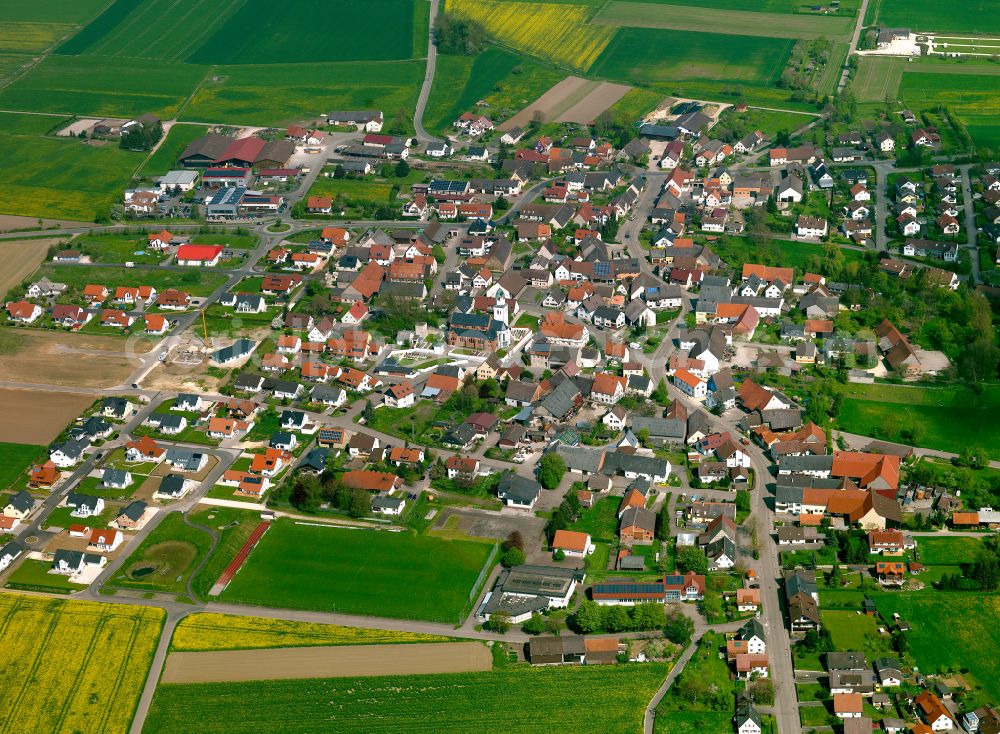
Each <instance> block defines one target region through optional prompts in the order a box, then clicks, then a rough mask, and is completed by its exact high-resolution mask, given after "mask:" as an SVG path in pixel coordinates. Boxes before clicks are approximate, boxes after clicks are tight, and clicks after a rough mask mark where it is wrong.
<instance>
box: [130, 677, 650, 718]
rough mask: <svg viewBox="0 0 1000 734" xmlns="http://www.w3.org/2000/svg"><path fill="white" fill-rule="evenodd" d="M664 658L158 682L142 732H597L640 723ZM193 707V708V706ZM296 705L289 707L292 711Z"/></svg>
mask: <svg viewBox="0 0 1000 734" xmlns="http://www.w3.org/2000/svg"><path fill="white" fill-rule="evenodd" d="M667 670H668V667H667V666H666V665H596V666H587V667H565V668H560V667H547V668H517V669H512V670H503V671H492V672H488V673H465V674H451V675H411V676H386V677H378V678H334V679H325V680H324V679H320V680H287V681H261V682H250V683H218V684H208V685H161V686H159V687H158V688H157V690H156V697H155V698H154V699H153V705H152V708H151V710H150V714H149V718H148V719H147V720H146V725H145V727H144V728H143V731H146V732H153V733H154V734H155V733H156V732H176V731H178V730H183V731H185V732H187V733H188V734H199V733H200V732H205V733H207V732H221V731H268V732H275V733H276V734H277V733H279V732H280V733H281V734H292V733H293V732H295V733H297V734H298V733H303V734H304V733H305V732H316V731H323V732H327V734H335V733H337V732H345V733H346V732H352V733H353V732H358V731H364V732H366V734H380V732H386V733H388V732H399V731H407V732H428V731H434V732H437V733H438V734H467V733H468V732H477V734H507V733H508V732H512V731H516V732H519V733H520V734H549V732H552V731H579V730H580V727H581V722H583V721H586V728H587V730H590V731H595V732H601V734H633V733H634V732H636V731H640V730H641V729H642V717H643V711H644V709H645V707H646V704H647V703H649V699H650V698H651V697H652V695H653V693H654V692H655V691H656V689H657V688H658V687H659V685H660V683H662V682H663V678H664V676H665V675H666V673H667ZM193 709H197V711H198V716H196V717H192V716H191V711H192V710H193ZM289 711H295V712H296V713H295V715H294V716H290V715H289V714H288V712H289Z"/></svg>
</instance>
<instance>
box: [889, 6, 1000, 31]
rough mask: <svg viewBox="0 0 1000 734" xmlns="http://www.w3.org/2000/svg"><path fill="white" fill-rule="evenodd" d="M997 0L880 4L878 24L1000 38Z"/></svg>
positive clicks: (999, 15)
mask: <svg viewBox="0 0 1000 734" xmlns="http://www.w3.org/2000/svg"><path fill="white" fill-rule="evenodd" d="M997 11H998V9H997V3H996V0H964V2H961V3H949V4H943V3H939V2H934V0H879V3H878V23H879V24H880V25H885V26H891V27H893V28H910V29H912V30H914V31H922V32H924V33H944V32H963V33H970V34H972V33H974V34H984V33H985V34H994V35H1000V12H997Z"/></svg>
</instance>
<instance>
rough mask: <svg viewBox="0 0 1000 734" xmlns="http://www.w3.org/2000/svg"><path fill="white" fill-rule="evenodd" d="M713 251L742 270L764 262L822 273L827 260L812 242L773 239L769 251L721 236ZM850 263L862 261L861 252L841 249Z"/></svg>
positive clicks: (802, 270)
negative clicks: (750, 264) (747, 264)
mask: <svg viewBox="0 0 1000 734" xmlns="http://www.w3.org/2000/svg"><path fill="white" fill-rule="evenodd" d="M712 250H713V251H714V252H715V253H716V254H717V255H718V256H719V257H721V258H722V259H723V260H724V261H725V262H726V264H728V265H730V266H731V267H734V268H742V266H743V264H744V263H748V262H749V263H757V262H763V263H764V264H768V265H779V266H781V267H787V268H796V269H797V270H798V271H799V272H800V273H803V272H805V271H807V270H808V271H812V272H816V271H818V272H820V273H822V272H823V264H824V262H825V261H826V260H827V257H826V248H825V247H824V246H823V245H818V244H815V243H811V242H792V241H790V240H773V241H772V242H771V244H770V246H769V247H768V248H767V250H766V251H764V252H762V251H761V248H759V247H757V246H756V245H754V244H753V243H752V242H750V240H749V239H748V238H746V237H730V236H728V235H727V236H723V237H720V238H719V239H718V240H717V241H716V242H714V243H712ZM841 252H842V253H843V255H844V259H845V261H847V262H851V261H852V260H860V259H861V257H862V253H861V252H860V251H858V250H849V249H841Z"/></svg>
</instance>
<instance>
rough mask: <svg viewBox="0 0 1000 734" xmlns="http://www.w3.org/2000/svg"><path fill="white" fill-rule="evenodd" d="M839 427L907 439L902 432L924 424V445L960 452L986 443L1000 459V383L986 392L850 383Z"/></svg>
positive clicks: (951, 388)
mask: <svg viewBox="0 0 1000 734" xmlns="http://www.w3.org/2000/svg"><path fill="white" fill-rule="evenodd" d="M841 392H843V394H844V401H843V403H842V404H841V408H840V414H839V415H838V416H837V428H838V429H840V430H842V431H847V432H848V433H858V434H861V435H862V436H874V437H879V438H884V439H886V440H889V441H902V440H903V439H902V436H901V435H900V432H901V431H904V430H906V429H908V428H909V427H910V426H915V425H919V426H920V428H921V429H922V432H923V434H922V436H921V438H920V441H919V442H918V444H919V445H920V446H922V447H924V448H930V449H938V450H940V451H950V452H953V453H960V452H961V451H962V449H963V448H965V447H966V446H981V447H982V448H984V449H986V450H987V451H988V452H989V453H990V455H991V456H992V457H993V458H994V459H1000V422H998V421H997V420H996V415H997V411H998V410H1000V385H987V386H985V387H984V390H983V394H982V395H976V394H975V393H973V392H972V391H971V390H969V389H967V388H963V387H958V386H955V387H917V386H893V385H844V386H841Z"/></svg>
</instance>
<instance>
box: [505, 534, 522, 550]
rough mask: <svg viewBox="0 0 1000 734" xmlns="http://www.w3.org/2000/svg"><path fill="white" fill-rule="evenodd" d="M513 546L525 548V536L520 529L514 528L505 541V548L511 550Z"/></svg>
mask: <svg viewBox="0 0 1000 734" xmlns="http://www.w3.org/2000/svg"><path fill="white" fill-rule="evenodd" d="M511 548H519V549H520V550H524V536H523V535H521V531H520V530H514V531H512V532H511V533H510V535H508V536H507V539H506V540H505V541H504V542H503V549H504V550H505V551H506V550H510V549H511Z"/></svg>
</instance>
